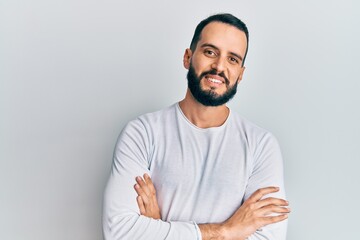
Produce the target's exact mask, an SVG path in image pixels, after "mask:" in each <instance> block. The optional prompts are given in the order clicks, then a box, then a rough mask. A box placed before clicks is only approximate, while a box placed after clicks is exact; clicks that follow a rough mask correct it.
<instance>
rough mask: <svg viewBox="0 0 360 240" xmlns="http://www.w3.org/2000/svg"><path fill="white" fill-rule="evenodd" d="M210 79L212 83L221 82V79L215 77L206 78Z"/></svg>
mask: <svg viewBox="0 0 360 240" xmlns="http://www.w3.org/2000/svg"><path fill="white" fill-rule="evenodd" d="M208 79H209V80H210V82H213V83H222V82H221V81H219V80H217V79H215V78H208Z"/></svg>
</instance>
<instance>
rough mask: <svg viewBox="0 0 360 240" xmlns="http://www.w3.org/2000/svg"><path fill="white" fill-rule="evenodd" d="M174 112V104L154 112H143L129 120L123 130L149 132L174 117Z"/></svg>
mask: <svg viewBox="0 0 360 240" xmlns="http://www.w3.org/2000/svg"><path fill="white" fill-rule="evenodd" d="M175 112H176V104H173V105H171V106H168V107H166V108H164V109H161V110H158V111H155V112H149V113H145V114H143V115H140V116H138V117H136V118H135V119H133V120H131V121H129V122H128V123H127V124H126V125H125V127H124V129H123V131H137V132H143V133H151V132H153V131H156V129H157V128H160V127H161V126H162V125H163V124H164V123H165V122H166V121H169V120H170V119H171V118H174V116H175Z"/></svg>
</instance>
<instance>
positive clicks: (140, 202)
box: [103, 121, 289, 240]
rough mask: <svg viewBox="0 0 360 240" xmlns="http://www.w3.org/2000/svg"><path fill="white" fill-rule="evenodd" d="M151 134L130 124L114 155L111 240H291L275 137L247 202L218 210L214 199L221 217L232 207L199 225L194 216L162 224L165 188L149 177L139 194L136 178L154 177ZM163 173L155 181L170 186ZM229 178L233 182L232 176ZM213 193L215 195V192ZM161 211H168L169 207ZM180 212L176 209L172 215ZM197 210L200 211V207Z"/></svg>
mask: <svg viewBox="0 0 360 240" xmlns="http://www.w3.org/2000/svg"><path fill="white" fill-rule="evenodd" d="M146 132H147V129H145V128H144V125H143V124H142V123H140V122H139V121H136V122H133V123H131V124H129V126H127V127H126V128H125V129H124V131H123V132H122V134H121V136H120V137H119V140H118V143H117V146H116V149H115V153H114V163H113V167H112V173H111V176H110V178H109V181H108V185H107V188H106V190H105V195H104V214H103V231H104V237H105V239H106V240H119V239H131V240H137V239H144V240H145V239H146V240H151V239H153V240H180V239H186V240H192V239H193V240H201V239H204V240H205V239H217V238H218V239H235V240H237V239H246V238H247V237H248V239H249V240H255V239H257V240H260V239H274V240H275V239H276V240H283V239H285V234H286V221H284V220H285V219H286V218H287V214H288V212H289V209H288V208H287V206H288V203H287V202H286V201H285V200H283V199H282V198H284V196H285V195H284V192H283V181H282V173H281V172H282V160H281V155H280V153H279V150H278V146H277V143H276V141H274V140H272V139H273V138H272V137H271V136H269V135H266V136H264V138H263V139H264V142H263V143H262V142H260V143H261V144H260V145H259V144H258V145H259V146H261V149H260V150H259V154H260V153H261V154H260V155H259V154H257V153H255V157H256V159H258V160H257V161H256V165H254V167H253V168H252V169H253V170H252V174H251V177H250V179H249V180H248V181H247V183H246V191H245V193H244V196H243V201H242V202H240V201H239V202H238V203H237V202H236V203H235V205H234V206H235V207H231V208H229V207H228V206H225V205H217V206H218V207H217V206H216V204H217V201H216V199H214V198H213V197H209V200H211V201H212V202H214V204H215V205H212V206H213V207H216V208H217V209H216V211H217V212H218V213H219V212H220V213H221V212H222V213H224V211H223V210H224V209H225V208H226V207H227V213H226V215H224V216H225V217H224V218H222V220H220V221H218V220H206V219H207V217H205V218H202V219H205V220H196V223H195V222H194V221H191V220H192V219H193V218H192V217H185V218H182V219H180V218H178V217H172V218H170V219H169V218H167V216H166V215H164V216H162V219H163V220H160V219H161V218H160V216H161V215H160V208H159V205H161V204H158V200H159V203H160V201H162V200H163V199H162V197H160V198H158V199H156V190H157V193H158V196H159V192H160V188H158V186H159V185H156V184H155V186H156V187H157V189H156V190H155V187H154V184H153V183H152V181H151V179H150V178H148V177H145V176H146V175H145V176H144V179H141V178H137V180H136V181H137V184H138V188H137V189H135V190H136V191H134V188H133V187H134V184H135V181H134V178H135V177H136V176H142V175H143V173H147V174H148V175H150V174H151V173H152V172H151V171H150V170H149V169H150V163H149V161H148V159H149V158H150V157H149V153H151V151H152V150H151V147H152V143H151V138H149V137H148V135H147V134H145V133H146ZM190 164H191V163H190ZM230 166H232V165H230ZM184 169H187V168H184ZM159 174H162V173H161V172H159V173H158V174H157V175H154V176H152V178H153V182H154V183H155V179H154V177H157V179H156V183H157V184H159V183H160V184H162V183H164V182H163V181H162V180H159V177H160V175H159ZM231 176H232V175H231ZM165 179H166V177H165ZM226 179H229V178H227V177H226ZM140 180H141V181H140ZM165 181H166V180H165ZM212 184H213V183H212ZM267 185H268V186H269V185H270V186H279V187H281V189H280V190H279V189H277V188H275V187H266V186H267ZM227 186H229V185H224V187H226V188H227ZM229 188H230V186H229ZM168 189H169V190H171V189H170V188H168ZM231 189H234V188H233V187H232V188H231ZM161 191H162V194H166V192H167V190H166V192H164V189H162V190H161ZM184 193H186V192H184ZM212 193H213V194H214V191H212ZM206 194H207V192H203V193H202V199H203V200H202V201H207V200H206ZM162 196H164V195H162ZM181 196H184V195H181ZM213 196H214V195H213ZM239 196H240V195H239ZM184 197H185V196H184ZM215 197H216V196H215ZM168 200H169V199H168ZM178 200H179V199H178ZM170 201H171V200H170ZM166 203H169V201H167V202H166ZM178 203H179V202H178ZM162 204H164V202H163V203H162ZM200 204H201V202H200ZM162 206H163V205H162ZM237 206H238V207H237ZM161 209H162V210H161V211H163V208H161ZM174 209H175V207H174V208H173V209H172V210H174ZM191 209H193V211H196V209H197V208H191ZM213 210H215V209H208V213H211V212H212V211H213ZM176 211H177V212H178V213H180V214H183V209H176ZM187 211H189V209H187ZM204 211H206V209H204V208H203V209H202V211H199V212H198V211H196V214H197V216H202V213H203V212H204ZM232 211H233V212H232ZM162 213H163V212H162ZM168 213H169V210H168ZM188 213H189V212H188ZM200 213H201V214H200ZM199 214H200V215H199ZM200 218H201V217H200ZM171 219H173V220H171ZM197 219H199V218H197Z"/></svg>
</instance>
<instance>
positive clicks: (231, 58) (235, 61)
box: [229, 57, 239, 64]
mask: <svg viewBox="0 0 360 240" xmlns="http://www.w3.org/2000/svg"><path fill="white" fill-rule="evenodd" d="M229 61H230V62H231V63H234V64H235V63H239V61H238V60H237V59H236V58H234V57H229Z"/></svg>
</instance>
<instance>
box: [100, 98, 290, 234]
mask: <svg viewBox="0 0 360 240" xmlns="http://www.w3.org/2000/svg"><path fill="white" fill-rule="evenodd" d="M144 173H148V174H149V175H150V176H151V178H152V181H153V183H154V185H155V188H156V191H157V199H158V203H159V207H160V210H161V216H162V219H161V220H154V219H152V218H148V217H144V216H141V215H140V214H139V208H138V206H137V202H136V196H137V194H136V192H135V190H134V184H135V177H136V176H142V175H143V174H144ZM268 186H278V187H280V191H279V192H278V193H275V194H272V196H275V197H279V198H285V192H284V183H283V162H282V157H281V153H280V148H279V146H278V143H277V141H276V139H275V138H274V137H273V135H272V134H271V133H269V132H268V131H266V130H264V129H262V128H260V127H258V126H256V125H254V124H252V123H251V122H249V121H247V120H245V119H243V118H242V117H241V116H239V115H238V114H236V113H234V112H232V111H230V114H229V116H228V118H227V120H226V122H225V123H224V124H223V125H222V126H220V127H213V128H206V129H203V128H198V127H196V126H195V125H193V124H192V123H191V122H190V121H189V120H188V119H187V118H186V117H185V115H184V114H183V113H182V111H181V109H180V107H179V105H178V104H174V105H172V106H170V107H168V108H166V109H164V110H161V111H158V112H154V113H148V114H145V115H142V116H140V117H138V118H137V119H135V120H133V121H131V122H129V123H128V124H127V125H126V126H125V128H124V129H123V131H122V132H121V134H120V136H119V139H118V142H117V145H116V148H115V152H114V161H113V166H112V171H111V175H110V178H109V181H108V184H107V188H106V190H105V195H104V214H103V232H104V237H105V239H106V240H119V239H131V240H137V239H144V240H145V239H146V240H180V239H185V240H198V239H201V233H200V231H199V229H198V227H197V224H201V223H220V222H223V221H225V220H226V219H228V218H229V217H230V216H231V215H232V214H233V213H234V212H235V211H236V210H237V209H238V208H239V207H240V206H241V204H242V203H243V202H244V201H245V200H246V199H247V198H248V197H249V196H250V195H251V194H252V193H253V192H255V191H256V190H257V189H259V188H263V187H268ZM286 225H287V222H286V221H283V222H280V223H276V224H271V225H268V226H265V227H263V228H262V229H261V230H259V231H256V232H255V233H254V234H252V235H251V236H250V237H249V238H248V239H249V240H255V239H274V240H283V239H285V236H286Z"/></svg>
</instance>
